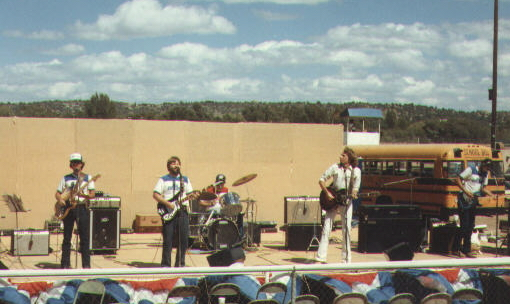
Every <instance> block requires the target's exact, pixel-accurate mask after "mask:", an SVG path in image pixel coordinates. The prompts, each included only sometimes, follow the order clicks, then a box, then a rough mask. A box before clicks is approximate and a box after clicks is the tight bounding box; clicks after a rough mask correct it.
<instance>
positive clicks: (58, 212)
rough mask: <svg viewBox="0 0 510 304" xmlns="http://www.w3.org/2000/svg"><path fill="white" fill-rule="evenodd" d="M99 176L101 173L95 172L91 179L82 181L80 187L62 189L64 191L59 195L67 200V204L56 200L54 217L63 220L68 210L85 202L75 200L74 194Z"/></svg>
mask: <svg viewBox="0 0 510 304" xmlns="http://www.w3.org/2000/svg"><path fill="white" fill-rule="evenodd" d="M100 177H101V174H96V175H95V176H94V177H92V179H90V180H89V181H88V182H86V183H84V184H83V185H81V186H80V187H77V188H76V189H71V190H66V191H64V193H62V195H61V196H62V200H64V201H69V204H65V205H62V204H60V203H59V202H56V203H55V217H56V218H57V219H58V220H63V219H64V218H65V217H66V216H67V215H68V214H69V212H70V211H71V210H73V209H74V208H76V207H77V206H80V205H85V204H87V203H86V201H85V202H79V201H77V200H76V195H77V194H78V193H81V192H82V191H83V190H84V189H85V188H86V187H87V186H88V185H89V183H90V182H95V181H96V180H97V179H98V178H100Z"/></svg>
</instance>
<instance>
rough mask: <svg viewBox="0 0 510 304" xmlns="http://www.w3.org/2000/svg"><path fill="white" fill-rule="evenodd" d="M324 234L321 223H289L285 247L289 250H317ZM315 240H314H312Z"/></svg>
mask: <svg viewBox="0 0 510 304" xmlns="http://www.w3.org/2000/svg"><path fill="white" fill-rule="evenodd" d="M321 234H322V226H321V225H320V224H299V225H287V227H286V230H285V247H287V249H288V250H298V251H306V250H317V249H318V246H319V241H320V238H321ZM312 240H313V242H312Z"/></svg>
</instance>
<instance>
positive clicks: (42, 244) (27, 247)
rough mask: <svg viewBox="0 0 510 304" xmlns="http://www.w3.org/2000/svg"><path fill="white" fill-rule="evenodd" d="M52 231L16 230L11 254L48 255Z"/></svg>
mask: <svg viewBox="0 0 510 304" xmlns="http://www.w3.org/2000/svg"><path fill="white" fill-rule="evenodd" d="M49 244H50V233H49V231H48V230H15V231H13V233H12V237H11V254H12V255H14V256H20V255H48V254H49Z"/></svg>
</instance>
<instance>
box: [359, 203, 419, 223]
mask: <svg viewBox="0 0 510 304" xmlns="http://www.w3.org/2000/svg"><path fill="white" fill-rule="evenodd" d="M358 216H359V218H360V221H363V220H365V221H370V220H392V219H399V220H403V219H406V220H420V219H421V209H420V207H418V206H414V205H361V206H359V207H358Z"/></svg>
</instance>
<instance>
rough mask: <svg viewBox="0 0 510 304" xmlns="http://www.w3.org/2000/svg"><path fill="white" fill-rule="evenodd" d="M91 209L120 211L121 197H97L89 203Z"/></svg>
mask: <svg viewBox="0 0 510 304" xmlns="http://www.w3.org/2000/svg"><path fill="white" fill-rule="evenodd" d="M89 208H91V209H96V208H97V209H99V208H106V209H120V197H118V196H102V197H95V198H93V199H91V200H90V201H89Z"/></svg>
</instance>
